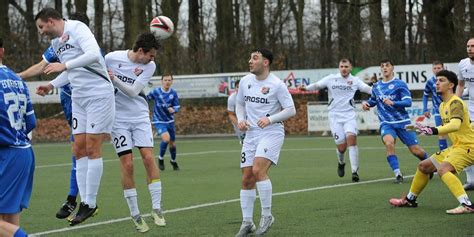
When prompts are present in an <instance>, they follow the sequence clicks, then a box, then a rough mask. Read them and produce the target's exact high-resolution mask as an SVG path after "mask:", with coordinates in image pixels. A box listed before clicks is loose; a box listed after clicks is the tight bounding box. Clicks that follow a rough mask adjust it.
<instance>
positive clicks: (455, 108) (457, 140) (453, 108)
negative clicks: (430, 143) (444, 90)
mask: <svg viewBox="0 0 474 237" xmlns="http://www.w3.org/2000/svg"><path fill="white" fill-rule="evenodd" d="M439 114H440V115H441V119H442V120H443V125H446V124H448V123H449V121H450V120H451V119H453V118H456V119H460V120H461V127H460V128H459V130H457V131H455V132H451V133H448V136H449V139H450V140H451V142H452V146H454V147H456V146H466V145H468V146H471V145H474V131H472V130H471V126H470V125H471V122H470V120H469V112H468V109H467V106H466V104H465V103H464V102H463V101H462V100H461V99H460V98H459V97H458V96H456V95H453V96H452V97H451V98H450V99H449V101H448V102H442V103H441V105H440V106H439Z"/></svg>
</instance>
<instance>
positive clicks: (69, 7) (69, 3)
mask: <svg viewBox="0 0 474 237" xmlns="http://www.w3.org/2000/svg"><path fill="white" fill-rule="evenodd" d="M72 6H73V5H72V1H71V0H67V2H66V12H67V16H68V17H69V16H70V15H71V14H72ZM63 17H64V15H63Z"/></svg>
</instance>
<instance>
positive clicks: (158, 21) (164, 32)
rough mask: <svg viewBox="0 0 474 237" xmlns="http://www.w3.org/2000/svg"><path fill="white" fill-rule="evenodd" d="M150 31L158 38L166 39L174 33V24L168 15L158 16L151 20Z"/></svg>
mask: <svg viewBox="0 0 474 237" xmlns="http://www.w3.org/2000/svg"><path fill="white" fill-rule="evenodd" d="M150 31H151V33H153V34H154V35H155V37H156V38H157V39H159V40H164V39H167V38H168V37H170V36H171V35H172V34H173V32H174V24H173V22H172V21H171V19H170V18H168V17H166V16H157V17H155V18H153V19H152V20H151V22H150Z"/></svg>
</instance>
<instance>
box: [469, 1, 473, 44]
mask: <svg viewBox="0 0 474 237" xmlns="http://www.w3.org/2000/svg"><path fill="white" fill-rule="evenodd" d="M469 34H470V35H471V37H472V36H473V35H474V0H469Z"/></svg>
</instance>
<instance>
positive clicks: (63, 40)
mask: <svg viewBox="0 0 474 237" xmlns="http://www.w3.org/2000/svg"><path fill="white" fill-rule="evenodd" d="M68 40H69V35H62V36H61V38H59V42H61V43H66V42H67V41H68Z"/></svg>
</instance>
